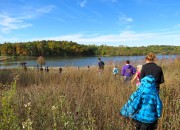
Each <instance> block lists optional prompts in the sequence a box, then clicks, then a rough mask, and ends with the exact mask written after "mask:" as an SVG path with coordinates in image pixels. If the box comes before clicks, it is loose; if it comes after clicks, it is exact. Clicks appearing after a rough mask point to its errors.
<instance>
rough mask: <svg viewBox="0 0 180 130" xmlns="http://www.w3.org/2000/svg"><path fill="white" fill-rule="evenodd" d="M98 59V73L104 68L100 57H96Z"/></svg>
mask: <svg viewBox="0 0 180 130" xmlns="http://www.w3.org/2000/svg"><path fill="white" fill-rule="evenodd" d="M98 60H99V61H98V67H99V68H98V69H99V73H102V72H103V70H104V62H103V61H102V60H101V58H98Z"/></svg>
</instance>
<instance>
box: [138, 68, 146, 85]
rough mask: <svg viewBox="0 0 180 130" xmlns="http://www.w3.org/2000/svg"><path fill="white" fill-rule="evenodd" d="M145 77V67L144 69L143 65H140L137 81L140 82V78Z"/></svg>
mask: <svg viewBox="0 0 180 130" xmlns="http://www.w3.org/2000/svg"><path fill="white" fill-rule="evenodd" d="M144 77H145V69H144V66H142V70H141V73H140V77H139V81H140V82H141V79H142V78H144Z"/></svg>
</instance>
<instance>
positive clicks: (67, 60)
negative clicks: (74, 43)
mask: <svg viewBox="0 0 180 130" xmlns="http://www.w3.org/2000/svg"><path fill="white" fill-rule="evenodd" d="M177 56H178V55H157V58H158V59H163V58H176V57H177ZM144 58H145V56H110V57H101V59H102V60H103V61H104V62H105V63H113V64H114V63H116V64H117V63H119V62H122V61H125V60H127V59H128V60H130V61H131V62H134V61H136V62H140V61H141V62H142V61H144ZM36 60H37V59H36V58H26V59H9V60H3V61H0V68H1V69H2V68H14V67H19V64H20V63H21V62H27V66H28V67H33V66H35V65H37V62H36ZM45 60H46V66H51V67H58V66H80V67H82V66H94V65H97V61H98V57H51V58H46V57H45Z"/></svg>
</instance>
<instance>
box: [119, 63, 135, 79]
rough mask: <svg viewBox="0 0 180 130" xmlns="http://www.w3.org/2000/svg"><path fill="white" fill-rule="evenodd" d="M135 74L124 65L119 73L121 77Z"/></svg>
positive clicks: (130, 68)
mask: <svg viewBox="0 0 180 130" xmlns="http://www.w3.org/2000/svg"><path fill="white" fill-rule="evenodd" d="M135 73H136V69H135V68H134V67H133V66H132V65H130V64H126V65H124V66H123V68H122V71H121V75H122V76H126V77H131V76H132V75H134V74H135Z"/></svg>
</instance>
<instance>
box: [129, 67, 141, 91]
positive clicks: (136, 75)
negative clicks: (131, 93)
mask: <svg viewBox="0 0 180 130" xmlns="http://www.w3.org/2000/svg"><path fill="white" fill-rule="evenodd" d="M141 69H142V65H138V66H137V71H136V74H135V76H134V77H133V79H132V80H131V83H133V82H134V80H137V82H136V88H138V87H139V85H140V80H139V78H140V73H141Z"/></svg>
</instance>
